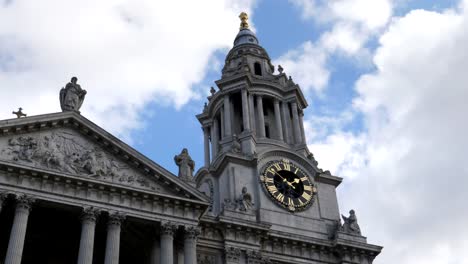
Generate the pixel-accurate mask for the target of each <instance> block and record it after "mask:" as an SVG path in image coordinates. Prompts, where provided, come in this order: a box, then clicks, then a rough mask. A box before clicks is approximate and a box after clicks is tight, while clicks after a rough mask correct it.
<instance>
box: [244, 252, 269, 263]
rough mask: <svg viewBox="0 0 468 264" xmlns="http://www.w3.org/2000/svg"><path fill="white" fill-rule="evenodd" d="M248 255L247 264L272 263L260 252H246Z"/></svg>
mask: <svg viewBox="0 0 468 264" xmlns="http://www.w3.org/2000/svg"><path fill="white" fill-rule="evenodd" d="M246 255H247V264H267V263H271V261H270V260H269V259H268V258H266V257H263V256H262V254H261V253H260V252H258V251H253V250H249V251H247V252H246Z"/></svg>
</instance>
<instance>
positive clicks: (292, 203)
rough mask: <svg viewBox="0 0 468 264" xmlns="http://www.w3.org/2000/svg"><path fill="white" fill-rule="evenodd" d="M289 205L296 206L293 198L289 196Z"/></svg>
mask: <svg viewBox="0 0 468 264" xmlns="http://www.w3.org/2000/svg"><path fill="white" fill-rule="evenodd" d="M288 205H289V206H290V207H294V202H293V200H292V199H291V198H289V202H288Z"/></svg>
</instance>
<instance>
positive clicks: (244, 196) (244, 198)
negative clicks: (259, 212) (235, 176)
mask: <svg viewBox="0 0 468 264" xmlns="http://www.w3.org/2000/svg"><path fill="white" fill-rule="evenodd" d="M253 206H254V203H253V201H252V195H251V194H250V193H249V192H247V187H245V186H244V187H243V188H242V193H241V195H240V197H239V199H238V200H237V208H238V209H239V211H244V212H245V211H250V210H251V209H252V208H253Z"/></svg>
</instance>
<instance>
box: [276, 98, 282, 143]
mask: <svg viewBox="0 0 468 264" xmlns="http://www.w3.org/2000/svg"><path fill="white" fill-rule="evenodd" d="M274 105H275V119H276V131H278V139H279V140H283V124H281V112H280V106H279V101H278V99H276V98H275V102H274Z"/></svg>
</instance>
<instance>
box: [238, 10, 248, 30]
mask: <svg viewBox="0 0 468 264" xmlns="http://www.w3.org/2000/svg"><path fill="white" fill-rule="evenodd" d="M239 18H240V20H241V23H240V30H242V29H248V28H249V22H247V21H248V20H249V15H247V13H245V12H242V13H240V15H239Z"/></svg>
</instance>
